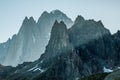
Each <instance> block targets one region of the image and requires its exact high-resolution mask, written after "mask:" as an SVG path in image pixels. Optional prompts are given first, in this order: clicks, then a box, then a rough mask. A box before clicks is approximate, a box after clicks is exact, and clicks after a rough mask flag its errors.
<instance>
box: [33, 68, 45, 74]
mask: <svg viewBox="0 0 120 80" xmlns="http://www.w3.org/2000/svg"><path fill="white" fill-rule="evenodd" d="M38 70H39V71H40V72H41V73H42V72H44V71H45V70H43V69H41V68H36V69H34V71H33V72H35V71H38Z"/></svg>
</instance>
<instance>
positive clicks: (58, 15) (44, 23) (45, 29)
mask: <svg viewBox="0 0 120 80" xmlns="http://www.w3.org/2000/svg"><path fill="white" fill-rule="evenodd" d="M55 20H57V21H58V22H60V21H64V23H65V24H66V25H67V28H70V27H71V26H72V24H73V22H72V20H71V19H70V18H68V17H67V16H66V14H64V13H63V12H61V11H60V10H53V11H51V12H50V13H48V12H47V11H44V12H43V14H42V15H41V16H40V18H39V19H38V22H37V25H38V27H39V30H40V32H41V34H40V36H41V40H42V43H41V45H42V46H43V47H41V52H42V53H43V52H44V50H45V46H46V45H47V44H48V41H49V39H50V32H51V29H52V26H53V24H54V22H55Z"/></svg>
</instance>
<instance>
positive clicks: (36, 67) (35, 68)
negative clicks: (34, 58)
mask: <svg viewBox="0 0 120 80" xmlns="http://www.w3.org/2000/svg"><path fill="white" fill-rule="evenodd" d="M38 70H39V71H40V72H41V73H42V72H44V71H45V70H43V69H41V68H38V64H37V65H36V66H35V67H33V68H31V69H29V70H28V71H33V72H35V71H38Z"/></svg>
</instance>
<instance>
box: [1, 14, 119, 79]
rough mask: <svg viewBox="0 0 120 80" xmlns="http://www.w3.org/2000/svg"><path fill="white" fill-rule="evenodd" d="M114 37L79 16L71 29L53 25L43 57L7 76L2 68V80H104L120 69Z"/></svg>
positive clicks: (99, 24) (102, 27)
mask: <svg viewBox="0 0 120 80" xmlns="http://www.w3.org/2000/svg"><path fill="white" fill-rule="evenodd" d="M117 34H118V33H116V35H111V33H110V32H109V30H108V29H106V28H105V27H104V25H103V24H102V22H101V21H98V22H96V21H94V20H85V19H84V18H83V17H81V16H78V17H77V19H76V21H75V22H74V25H73V26H72V27H71V28H70V29H67V27H66V25H65V24H64V22H63V21H61V22H58V21H55V23H54V26H53V27H52V30H51V36H50V40H49V43H48V45H47V46H46V50H45V52H44V54H42V56H41V57H40V58H39V59H38V60H36V61H35V62H31V63H23V64H21V65H18V66H17V67H15V68H13V67H10V69H9V70H8V71H7V72H5V69H7V67H4V69H2V68H1V69H0V73H1V74H0V76H1V80H79V79H81V78H83V77H86V76H89V75H93V74H100V76H102V77H105V75H106V74H105V75H104V74H101V73H104V72H106V69H107V70H108V69H112V70H116V69H117V68H118V67H119V65H120V63H119V62H120V60H119V56H118V55H120V53H119V50H120V48H119V46H118V44H119V39H118V38H119V37H120V36H119V35H117ZM116 37H117V39H116ZM2 70H3V71H2ZM3 73H5V74H4V77H2V76H3ZM96 76H99V75H96ZM96 78H97V77H96ZM88 80H89V79H88ZM94 80H95V79H94Z"/></svg>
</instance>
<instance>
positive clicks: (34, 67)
mask: <svg viewBox="0 0 120 80" xmlns="http://www.w3.org/2000/svg"><path fill="white" fill-rule="evenodd" d="M37 66H38V64H37V65H36V66H35V67H33V68H31V69H29V70H28V71H32V70H34V69H35V68H37Z"/></svg>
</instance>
